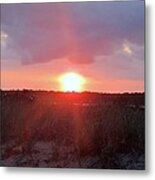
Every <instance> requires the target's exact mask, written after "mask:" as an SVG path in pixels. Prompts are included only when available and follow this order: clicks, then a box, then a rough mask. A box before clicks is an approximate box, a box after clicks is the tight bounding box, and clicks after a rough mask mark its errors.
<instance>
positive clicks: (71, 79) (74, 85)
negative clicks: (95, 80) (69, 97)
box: [60, 72, 85, 91]
mask: <svg viewBox="0 0 155 180" xmlns="http://www.w3.org/2000/svg"><path fill="white" fill-rule="evenodd" d="M84 83H85V79H84V78H83V77H82V76H81V75H79V74H77V73H74V72H68V73H66V74H63V75H62V76H61V77H60V84H61V89H62V90H63V91H82V89H83V84H84Z"/></svg>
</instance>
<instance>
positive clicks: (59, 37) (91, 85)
mask: <svg viewBox="0 0 155 180" xmlns="http://www.w3.org/2000/svg"><path fill="white" fill-rule="evenodd" d="M0 37H1V89H47V90H56V91H57V90H60V83H59V81H58V78H59V76H61V75H63V74H64V73H67V72H75V73H78V74H80V75H81V76H83V77H84V78H85V79H86V83H85V85H84V87H83V91H96V92H116V93H117V92H143V91H144V1H140V0H137V1H124V2H122V1H115V2H112V1H109V2H108V1H105V2H79V3H78V2H74V3H37V4H36V3H35V4H31V3H30V4H28V3H27V4H2V5H1V30H0Z"/></svg>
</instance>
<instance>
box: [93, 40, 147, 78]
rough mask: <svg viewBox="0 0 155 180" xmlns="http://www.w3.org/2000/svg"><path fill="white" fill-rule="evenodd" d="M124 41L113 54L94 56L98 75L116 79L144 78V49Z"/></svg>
mask: <svg viewBox="0 0 155 180" xmlns="http://www.w3.org/2000/svg"><path fill="white" fill-rule="evenodd" d="M128 43H129V42H127V41H124V42H123V43H122V46H121V47H120V49H118V50H117V51H115V52H114V53H113V54H109V55H102V56H97V57H96V63H95V65H94V66H93V68H94V69H95V71H98V76H104V77H106V78H107V79H117V80H121V79H122V80H136V81H137V80H141V81H143V80H144V49H143V46H141V47H139V46H137V45H136V44H133V43H130V44H128Z"/></svg>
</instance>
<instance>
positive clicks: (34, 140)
mask: <svg viewBox="0 0 155 180" xmlns="http://www.w3.org/2000/svg"><path fill="white" fill-rule="evenodd" d="M0 93H1V155H2V157H1V164H2V165H3V166H31V167H38V166H39V167H73V168H78V167H81V168H108V169H111V168H114V169H144V168H145V161H144V159H145V156H144V154H145V152H144V151H145V106H144V93H131V94H129V93H124V94H102V93H90V92H83V93H74V92H72V93H62V92H53V91H49V92H48V91H32V90H23V91H0Z"/></svg>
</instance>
